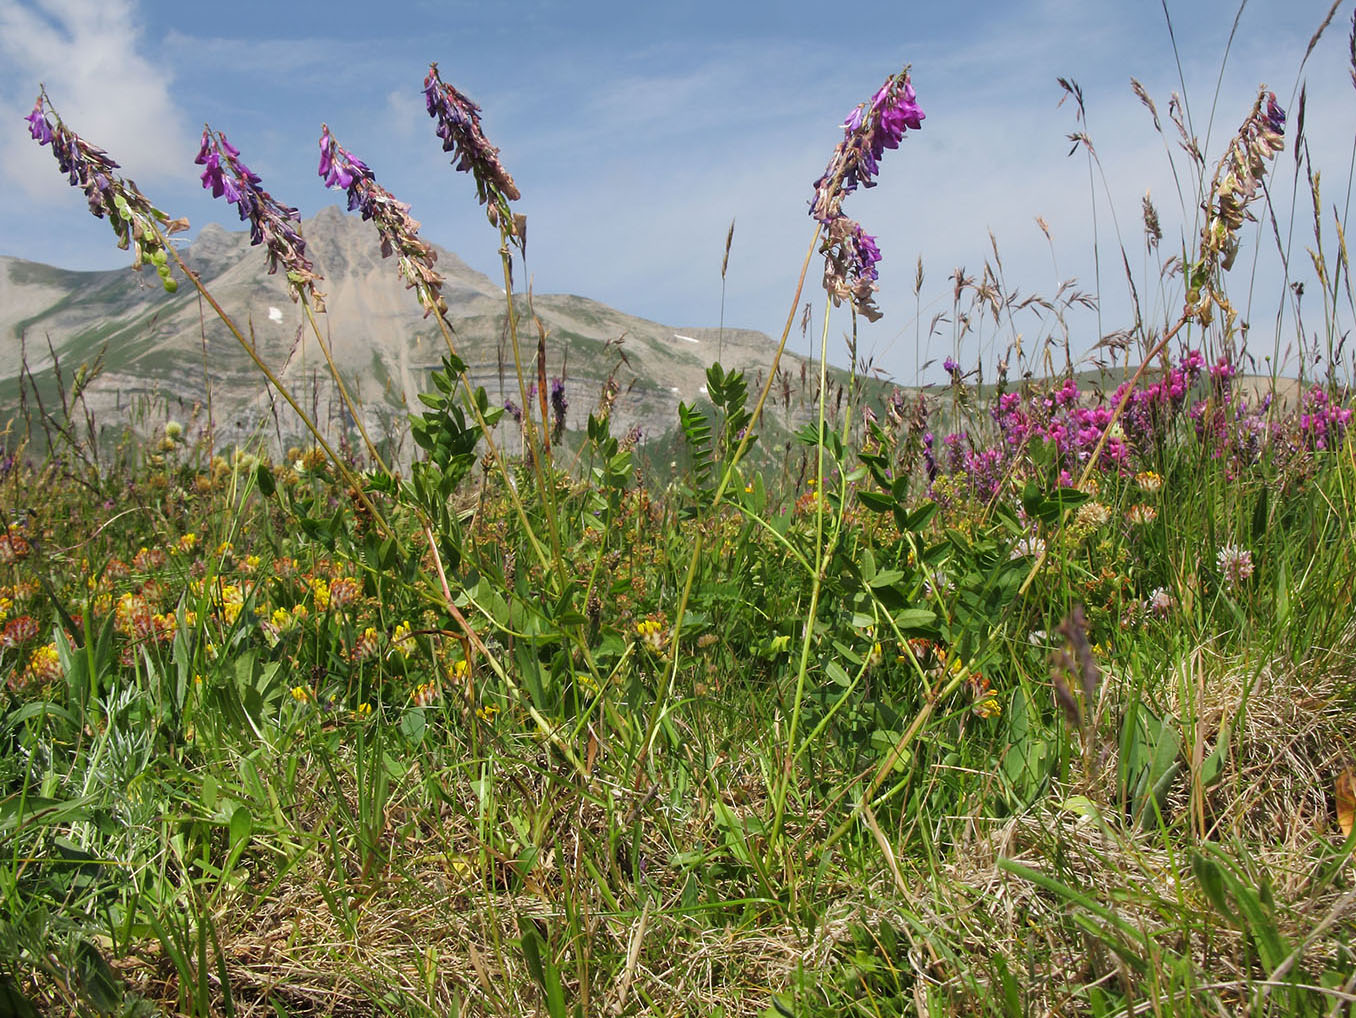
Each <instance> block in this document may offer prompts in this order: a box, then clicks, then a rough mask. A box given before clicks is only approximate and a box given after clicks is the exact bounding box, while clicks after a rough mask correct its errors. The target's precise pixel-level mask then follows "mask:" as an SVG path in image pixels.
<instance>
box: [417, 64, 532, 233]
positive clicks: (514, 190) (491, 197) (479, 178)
mask: <svg viewBox="0 0 1356 1018" xmlns="http://www.w3.org/2000/svg"><path fill="white" fill-rule="evenodd" d="M424 106H425V108H426V109H427V110H428V115H429V116H430V117H432V118H433V119H434V120H436V121H437V122H438V127H437V135H438V137H439V138H441V139H442V141H443V151H444V152H450V153H452V166H453V168H454V169H456V170H458V171H460V172H463V173H470V174H471V176H473V177H475V181H476V194H477V196H478V197H479V199H480V204H482V205H484V206H485V211H486V213H487V214H488V215H489V217H490V222H491V223H493V224H494V225H495V226H498V227H500V228H501V229H503V230H504V232H505V233H507V234H508V235H509V236H511V237H513V238H514V239H515V242H516V243H517V245H518V247H519V248H520V249H522V248H524V247H525V246H526V242H527V240H526V237H527V224H526V218H525V217H524V216H521V215H514V214H513V212H512V211H511V210H510V208H509V202H511V201H517V200H518V199H519V198H520V197H521V195H520V194H519V191H518V185H516V184H515V183H514V182H513V178H512V177H511V176H509V172H508V170H506V169H504V164H503V163H501V162H500V161H499V150H498V149H497V148H495V147H494V146H493V145H491V144H490V143H489V140H488V139H487V138H486V137H485V132H484V131H483V130H481V127H480V107H479V106H477V105H476V104H475V103H473V102H472V101H471V100H470V99H468V98H467V97H466V96H464V95H462V94H461V92H459V91H457V89H455V88H454V87H452V86H451V85H449V84H447V83H445V82H444V81H443V80H442V78H440V77H439V76H438V65H437V64H436V63H434V64H429V70H428V74H427V75H426V76H425V77H424Z"/></svg>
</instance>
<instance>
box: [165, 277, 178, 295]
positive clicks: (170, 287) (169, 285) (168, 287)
mask: <svg viewBox="0 0 1356 1018" xmlns="http://www.w3.org/2000/svg"><path fill="white" fill-rule="evenodd" d="M164 282H165V292H166V293H175V292H176V291H177V290H178V289H179V284H178V282H176V281H175V280H174V279H171V278H170V277H169V276H166V277H165V280H164Z"/></svg>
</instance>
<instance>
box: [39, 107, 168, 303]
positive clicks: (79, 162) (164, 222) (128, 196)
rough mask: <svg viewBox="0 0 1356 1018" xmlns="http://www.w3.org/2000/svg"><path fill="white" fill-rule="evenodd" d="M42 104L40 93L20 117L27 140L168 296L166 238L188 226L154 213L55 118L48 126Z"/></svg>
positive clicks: (104, 159)
mask: <svg viewBox="0 0 1356 1018" xmlns="http://www.w3.org/2000/svg"><path fill="white" fill-rule="evenodd" d="M47 102H48V99H47V93H46V92H45V91H42V92H39V93H38V98H37V101H36V102H34V103H33V112H32V113H30V114H29V115H28V116H26V117H24V120H25V121H27V123H28V133H29V135H31V136H32V138H33V140H34V141H36V142H37V143H38V144H39V145H50V146H51V148H52V155H53V156H54V157H55V158H56V161H57V166H58V167H59V168H60V169H61V172H62V173H64V174H65V175H66V179H67V180H68V181H70V183H71V186H72V187H78V188H80V190H82V191H83V192H84V193H85V199H86V201H88V202H89V210H90V213H91V214H93V215H94V216H96V217H97V218H99V219H107V220H108V224H109V225H110V226H111V227H112V228H113V233H114V235H115V236H116V237H117V238H118V247H119V248H121V249H123V250H124V251H125V250H127V249H128V248H129V247H130V248H131V249H132V267H133V268H134V269H139V268H141V267H142V265H144V264H145V263H146V262H148V261H149V262H151V263H152V264H153V265H155V270H156V272H157V273H158V274H159V276H160V281H161V283H162V284H163V285H164V287H165V289H166V290H167V291H168V292H170V293H173V292H174V291H175V290H177V289H178V283H176V282H175V281H174V279H173V277H172V275H171V273H170V267H169V252H167V251H166V249H165V238H166V237H168V236H171V235H173V234H175V233H178V232H179V231H180V230H186V229H188V220H186V219H171V218H170V217H169V216H167V215H166V214H165V213H163V212H161V211H160V210H159V209H158V208H155V207H154V206H153V205H152V204H151V203H150V202H149V201H147V200H146V196H145V195H143V194H142V193H141V192H140V191H138V190H137V186H136V185H135V184H134V183H132V182H131V181H130V180H124V179H123V178H122V177H120V176H118V175H117V174H116V173H114V172H113V171H114V170H116V169H117V168H118V164H117V163H115V162H114V161H113V160H112V159H110V158H109V157H108V153H106V152H105V151H104V150H103V149H101V148H97V147H95V146H94V145H91V144H90V143H89V142H87V141H85V139H83V138H81V137H80V136H79V135H78V134H76V133H75V132H74V131H72V130H71V129H70V128H69V127H67V126H66V125H65V124H64V123H62V121H61V118H60V117H58V116H57V115H56V113H55V112H52V113H51V117H52V118H53V120H55V123H53V120H49V119H48V110H47V109H46V105H45V104H46V103H47Z"/></svg>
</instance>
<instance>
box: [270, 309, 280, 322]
mask: <svg viewBox="0 0 1356 1018" xmlns="http://www.w3.org/2000/svg"><path fill="white" fill-rule="evenodd" d="M268 320H269V321H270V322H281V321H282V308H275V307H273V306H272V305H270V306H269V309H268Z"/></svg>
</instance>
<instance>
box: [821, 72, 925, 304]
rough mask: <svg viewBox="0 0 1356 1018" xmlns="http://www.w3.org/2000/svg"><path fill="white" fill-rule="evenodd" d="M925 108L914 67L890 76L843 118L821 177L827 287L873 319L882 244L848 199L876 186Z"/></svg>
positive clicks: (836, 298) (833, 296) (836, 300)
mask: <svg viewBox="0 0 1356 1018" xmlns="http://www.w3.org/2000/svg"><path fill="white" fill-rule="evenodd" d="M923 117H924V114H923V111H922V110H921V109H919V107H918V97H917V95H916V94H915V93H914V90H913V86H912V85H911V84H910V83H909V71H908V68H905V69H904V70H903V71H901V72H900V73H899V74H896V75H894V76H893V77H890V78H887V79H886V81H885V84H884V85H882V86H881V87H880V89H879V90H878V91H877V92H876V94H875V95H874V96H872V97H871V101H870V102H869V103H861V104H859V105H858V106H856V107H855V108H854V109H853V110H852V111H851V112H849V113H848V115H847V118H846V119H845V120H844V121H843V140H842V141H840V142H839V143H838V146H837V148H835V149H834V152H833V157H832V158H831V159H830V160H829V165H828V168H827V169H825V171H824V174H823V176H821V177H820V178H819V179H818V180H817V181H815V195H814V200H813V201H812V202H811V203H810V215H811V216H813V217H814V218H815V219H816V220H818V221H819V222H820V223H821V224H822V225H823V227H824V242H823V244H822V245H821V247H820V252H821V253H822V254H823V255H824V289H825V290H826V291H827V292H828V294H829V296H830V298H831V299H832V300H833V302H834V304H835V305H837V304H841V303H842V302H843V301H845V300H846V301H849V302H850V303H851V304H852V306H853V308H854V309H855V310H857V311H859V312H860V313H861V314H863V315H865V316H866V317H867V318H868V319H870V320H871V321H875V320H876V319H878V318H879V317H880V311H879V310H878V309H877V308H876V306H875V298H874V294H875V291H876V290H877V288H878V287H877V280H878V279H879V274H878V273H877V270H876V265H877V263H878V262H880V259H881V255H880V248H879V247H877V245H876V239H875V237H873V236H871V235H870V234H868V233H866V232H865V231H864V230H863V229H862V226H861V224H860V223H858V222H855V221H854V220H851V219H848V218H847V216H845V215H844V214H843V211H842V205H843V199H844V198H846V197H847V196H848V195H849V194H851V193H852V192H853V191H855V190H857V188H858V187H859V186H860V187H875V185H876V179H875V178H876V174H877V173H878V171H879V169H880V160H881V157H882V156H883V155H884V154H885V150H886V149H893V148H898V147H899V143H900V140H901V139H902V138H903V137H904V135H905V133H906V132H907V131H908V130H909V129H913V130H918V128H920V127H921V126H922V122H923Z"/></svg>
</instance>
